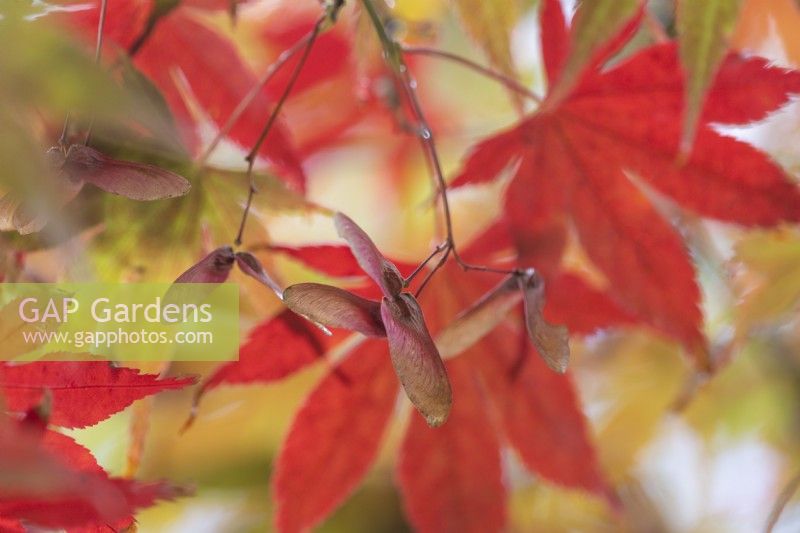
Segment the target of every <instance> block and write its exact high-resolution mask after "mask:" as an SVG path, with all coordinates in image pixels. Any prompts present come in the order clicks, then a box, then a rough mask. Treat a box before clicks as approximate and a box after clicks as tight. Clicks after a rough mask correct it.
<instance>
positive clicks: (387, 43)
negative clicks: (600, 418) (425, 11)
mask: <svg viewBox="0 0 800 533" xmlns="http://www.w3.org/2000/svg"><path fill="white" fill-rule="evenodd" d="M362 4H363V5H364V9H365V10H366V12H367V14H368V16H369V17H370V20H371V21H372V25H373V27H374V28H375V32H376V33H377V35H378V39H379V40H380V42H381V46H382V47H383V55H384V59H385V60H386V62H387V64H388V65H389V67H390V68H391V69H392V72H393V73H394V75H395V78H396V79H397V81H398V83H399V85H400V86H401V87H402V88H403V91H404V92H405V95H406V99H407V101H408V103H409V106H410V107H411V111H412V112H413V114H414V119H415V121H416V123H417V125H418V126H417V136H418V137H419V140H420V145H421V147H422V150H423V152H424V153H425V154H426V157H427V159H428V161H429V163H430V168H431V171H432V173H433V177H434V180H435V187H436V189H437V191H436V193H437V196H438V197H439V199H440V200H441V203H442V213H443V217H444V225H445V231H446V234H447V235H446V241H445V245H446V248H445V252H444V254H442V257H441V259H440V260H439V262H438V263H437V264H436V266H435V267H434V268H433V270H432V271H431V272H430V273H429V274H428V276H427V277H426V278H425V280H424V281H423V282H422V284H421V286H420V287H419V289H417V292H416V294H417V295H419V294H420V293H421V292H422V290H423V289H424V288H425V286H426V285H427V284H428V282H429V281H430V279H431V277H433V274H435V273H436V272H437V271H438V270H439V269H440V268H441V267H442V266H443V265H444V263H445V262H446V261H447V259H448V258H449V257H450V253H451V252H452V254H453V259H455V261H456V262H457V263H458V264H459V266H460V267H461V268H462V269H464V270H478V271H482V272H491V273H496V274H504V275H508V274H512V273H513V272H514V271H513V270H503V269H497V268H490V267H485V266H478V265H471V264H469V263H466V262H465V261H463V260H462V259H461V256H460V255H459V253H458V250H457V249H456V243H455V238H454V236H453V219H452V216H451V214H450V202H449V200H448V197H447V182H446V180H445V177H444V172H442V165H441V161H440V159H439V152H438V150H437V149H436V140H435V138H434V134H433V131H432V130H431V127H430V125H429V124H428V121H427V119H426V118H425V113H424V111H423V109H422V105H421V104H420V101H419V98H418V96H417V91H416V85H417V84H416V82H415V81H414V79H413V78H412V77H411V74H410V72H409V69H408V65H407V64H406V62H405V58H404V57H403V51H404V50H403V48H401V47H400V45H399V44H398V43H397V42H395V41H394V40H393V39H392V38H391V37H390V36H389V34H388V33H387V32H386V29H385V28H384V26H383V22H382V21H381V17H380V15H379V14H378V11H377V9H376V8H375V5H374V4H373V3H372V0H362ZM456 57H458V56H456ZM467 64H470V62H467Z"/></svg>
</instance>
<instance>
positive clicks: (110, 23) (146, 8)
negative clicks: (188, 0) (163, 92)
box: [59, 0, 155, 48]
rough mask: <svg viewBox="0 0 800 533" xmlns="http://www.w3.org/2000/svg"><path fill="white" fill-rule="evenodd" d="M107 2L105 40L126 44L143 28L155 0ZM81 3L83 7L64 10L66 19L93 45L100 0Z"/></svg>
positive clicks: (129, 43)
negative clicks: (68, 10)
mask: <svg viewBox="0 0 800 533" xmlns="http://www.w3.org/2000/svg"><path fill="white" fill-rule="evenodd" d="M107 2H108V7H107V9H106V22H105V26H104V27H103V38H104V40H105V42H107V43H116V44H117V45H119V46H120V47H122V48H128V47H129V46H130V45H131V44H133V42H134V41H135V40H136V38H137V37H138V36H139V35H140V34H141V33H142V31H144V28H145V25H146V23H147V19H148V18H149V17H150V13H151V12H152V10H153V5H154V4H155V1H154V0H107ZM82 4H84V7H85V9H80V10H77V11H74V12H70V13H68V14H66V17H65V21H66V23H67V24H70V25H72V26H73V27H75V28H76V29H77V30H78V31H79V32H80V33H81V34H82V35H84V36H85V38H86V41H87V44H88V43H91V45H94V40H95V37H96V35H97V23H98V22H99V20H100V1H99V0H95V1H93V2H92V1H90V2H82ZM59 17H61V15H59Z"/></svg>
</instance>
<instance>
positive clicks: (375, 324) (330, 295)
mask: <svg viewBox="0 0 800 533" xmlns="http://www.w3.org/2000/svg"><path fill="white" fill-rule="evenodd" d="M283 301H284V303H285V304H286V306H287V307H288V308H289V309H291V310H292V311H294V312H295V313H297V314H299V315H301V316H303V317H305V318H307V319H308V320H310V321H312V322H315V323H317V324H321V325H325V326H328V327H332V328H344V329H349V330H352V331H357V332H359V333H361V334H363V335H366V336H367V337H385V336H386V330H385V329H384V327H383V322H381V311H380V304H379V303H378V302H374V301H372V300H367V299H365V298H362V297H360V296H358V295H356V294H353V293H351V292H347V291H345V290H343V289H340V288H338V287H332V286H330V285H322V284H320V283H298V284H297V285H292V286H290V287H287V288H286V290H285V291H284V292H283Z"/></svg>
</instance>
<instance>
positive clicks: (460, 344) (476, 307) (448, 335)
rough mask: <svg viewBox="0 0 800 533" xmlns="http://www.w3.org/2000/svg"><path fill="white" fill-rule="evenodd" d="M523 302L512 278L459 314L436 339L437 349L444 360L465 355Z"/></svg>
mask: <svg viewBox="0 0 800 533" xmlns="http://www.w3.org/2000/svg"><path fill="white" fill-rule="evenodd" d="M521 299H522V294H521V292H520V290H519V285H518V282H517V279H516V277H515V276H514V275H511V276H509V277H508V278H506V279H505V280H503V281H502V282H500V284H499V285H497V286H496V287H494V288H493V289H492V290H490V291H489V292H487V293H486V294H484V295H483V296H482V297H481V298H480V299H479V300H478V301H477V302H475V303H474V304H472V305H471V306H470V307H469V308H467V309H465V310H464V311H463V312H462V313H460V314H459V315H458V316H457V317H456V318H455V320H453V321H452V322H451V323H450V324H448V325H447V327H445V328H444V329H443V330H441V331H440V332H439V334H438V335H437V336H436V347H437V348H438V349H439V354H440V355H441V356H442V358H443V359H449V358H451V357H455V356H456V355H458V354H460V353H462V352H464V351H465V350H467V349H468V348H470V347H472V346H473V345H475V343H477V342H478V341H480V340H481V339H482V338H484V337H485V336H486V335H488V334H489V333H490V332H491V331H492V330H493V329H494V328H495V327H497V325H498V324H500V323H501V322H502V321H503V320H505V318H506V316H507V315H508V313H509V311H511V309H513V308H514V307H515V306H516V305H517V304H519V301H520V300H521Z"/></svg>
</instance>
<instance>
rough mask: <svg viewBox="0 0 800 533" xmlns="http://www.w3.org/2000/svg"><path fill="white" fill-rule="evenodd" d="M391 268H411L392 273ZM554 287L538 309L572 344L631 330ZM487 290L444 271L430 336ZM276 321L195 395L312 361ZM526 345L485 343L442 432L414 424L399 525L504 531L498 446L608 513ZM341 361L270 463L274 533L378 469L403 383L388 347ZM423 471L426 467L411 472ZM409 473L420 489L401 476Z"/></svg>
mask: <svg viewBox="0 0 800 533" xmlns="http://www.w3.org/2000/svg"><path fill="white" fill-rule="evenodd" d="M488 242H492V243H493V246H490V245H489V244H488ZM507 244H508V241H507V240H505V239H499V238H497V231H496V228H490V230H489V231H487V232H486V233H485V234H484V235H482V236H480V237H479V238H478V239H476V241H475V243H474V246H471V247H470V248H468V249H465V250H464V251H463V254H464V257H465V258H466V259H468V260H475V259H478V258H479V257H481V256H483V255H484V254H494V253H496V252H497V251H498V249H499V248H501V247H504V246H506V245H507ZM316 249H318V248H317V247H309V250H304V249H303V248H302V247H300V248H295V249H293V250H292V255H293V256H294V257H295V258H298V259H301V260H302V259H304V258H306V257H311V256H312V254H311V251H313V250H316ZM325 250H330V249H329V248H325ZM336 253H337V254H341V253H343V251H341V250H339V251H337V252H336ZM348 257H349V256H348ZM348 261H349V259H348ZM310 266H318V262H317V261H312V265H310ZM351 266H352V265H351ZM399 269H400V270H401V271H408V270H410V269H411V267H410V265H402V264H401V265H399ZM557 279H558V282H557V283H558V285H559V287H561V289H562V290H564V291H565V293H566V295H567V296H566V298H564V299H561V300H560V301H559V299H553V300H552V303H548V306H547V307H546V309H545V314H546V315H547V316H559V317H562V318H564V320H565V322H566V323H567V325H569V326H570V327H574V328H575V330H576V331H577V332H581V333H590V332H592V331H594V330H595V329H596V328H597V327H604V326H609V325H615V324H625V323H628V322H631V321H632V319H631V318H630V317H629V316H628V315H627V314H625V313H624V312H623V311H622V310H620V309H619V308H618V307H617V306H616V305H615V304H614V303H613V302H611V301H610V300H609V299H608V298H607V297H606V296H605V295H604V294H603V293H601V292H599V291H597V290H595V289H592V288H590V287H589V286H588V285H587V284H586V283H585V282H583V281H581V279H580V278H578V277H577V276H575V275H572V274H564V275H562V276H560V277H559V278H557ZM495 283H496V278H494V277H493V276H491V275H488V274H478V275H475V274H474V273H464V272H462V271H461V270H460V269H458V268H457V267H452V266H447V267H446V268H445V270H444V271H442V272H441V273H439V274H437V276H435V277H434V278H433V280H432V282H431V284H430V285H429V286H428V288H427V289H426V293H425V294H424V296H423V298H422V300H421V305H422V307H423V309H424V314H425V317H426V321H427V322H428V324H429V326H430V327H431V331H434V332H436V331H437V330H440V329H441V328H443V327H445V326H446V325H447V324H449V323H450V322H451V321H452V320H453V318H454V317H455V316H456V315H457V314H458V313H459V312H460V311H462V310H463V308H464V307H465V306H468V305H469V304H470V302H472V301H474V300H475V299H477V298H478V297H479V296H480V295H481V294H482V292H484V291H486V290H488V289H490V288H491V287H492V286H493V285H494V284H495ZM370 285H371V284H370ZM376 291H377V289H376V288H375V287H371V288H370V289H369V290H368V291H366V292H368V293H370V295H371V296H374V294H372V293H374V292H376ZM570 296H574V297H587V303H588V304H589V305H588V306H581V307H580V308H577V309H576V308H575V306H574V301H570V300H569V297H570ZM288 316H291V315H288ZM286 318H287V314H286V312H284V313H283V314H281V315H279V317H278V318H276V319H272V320H271V321H269V322H267V323H266V324H265V325H263V326H260V327H259V328H257V330H256V333H254V334H253V335H252V337H251V341H249V342H248V344H246V345H245V346H244V347H243V349H242V354H244V353H245V350H250V349H251V348H252V347H253V341H254V340H255V339H257V338H259V337H262V334H263V335H267V332H268V331H270V332H277V331H278V330H279V329H281V330H283V331H284V333H281V334H280V335H278V336H277V337H275V338H274V339H273V340H272V342H271V343H269V339H268V337H266V336H265V337H263V338H262V340H260V341H259V342H258V348H257V353H258V357H250V356H248V357H247V358H244V357H242V359H241V360H240V361H238V362H232V363H228V364H226V365H224V366H223V367H221V368H220V370H219V371H218V372H217V373H216V374H214V375H213V376H212V377H211V378H210V379H209V381H208V382H207V385H204V389H205V390H207V389H209V388H212V387H214V386H217V385H219V384H221V383H223V382H226V381H228V382H234V383H235V382H250V383H254V382H268V381H272V380H273V379H277V378H280V377H283V376H285V375H288V373H289V372H294V371H296V370H299V369H301V368H303V367H305V366H306V365H307V364H308V363H309V362H311V361H313V359H314V358H315V357H318V356H319V355H321V352H318V351H316V350H314V351H312V352H311V353H307V352H308V350H309V345H308V342H309V340H308V338H307V337H304V335H307V332H305V333H304V332H303V331H300V330H297V329H295V330H294V331H292V333H291V334H290V335H287V333H288V331H287V330H285V329H284V328H283V326H281V324H282V322H283V321H284V320H286ZM301 324H302V322H301ZM317 335H318V334H317ZM434 336H435V335H434ZM312 339H313V337H312ZM520 341H522V342H520ZM267 343H269V344H267ZM268 346H269V347H271V349H270V350H267V348H268ZM528 346H529V341H527V336H526V335H525V333H524V329H518V330H516V331H512V332H510V333H509V331H508V330H506V329H504V330H502V331H498V332H497V333H492V334H491V335H489V336H488V337H487V338H485V339H484V340H483V341H481V342H480V343H479V344H478V345H476V346H475V347H474V348H473V349H471V350H470V351H469V352H467V353H464V354H463V355H461V356H460V357H459V358H457V359H454V360H450V361H448V362H447V370H448V375H449V376H450V379H451V381H452V382H453V387H454V393H453V394H454V398H455V402H454V406H453V411H452V413H451V417H452V419H451V420H449V421H448V422H447V423H446V424H445V425H444V426H443V427H441V428H437V429H432V428H429V427H428V426H427V424H426V423H425V420H424V419H423V418H422V417H420V416H418V415H417V414H413V415H412V421H411V423H410V425H409V427H408V429H407V431H406V435H405V439H404V444H403V446H402V449H401V452H400V461H399V464H398V482H399V487H400V489H401V492H402V494H403V499H404V501H405V502H406V507H407V510H408V513H409V517H410V519H411V521H412V523H413V524H414V525H415V526H416V527H417V528H419V529H420V530H423V531H426V530H435V528H436V526H437V524H443V523H448V524H449V523H452V524H462V523H463V524H468V523H472V524H473V526H472V530H476V531H477V530H483V531H485V530H497V529H500V528H502V525H503V524H504V521H505V511H504V508H505V498H506V493H505V489H504V485H503V480H502V476H503V471H502V465H501V462H500V453H501V450H502V446H503V443H507V444H509V445H511V446H513V447H514V448H516V449H517V450H518V452H519V454H520V456H521V458H522V460H523V462H524V464H525V465H526V466H527V467H528V468H530V469H531V470H532V471H534V472H537V473H539V474H540V475H541V476H542V477H544V478H545V479H548V480H551V481H553V482H555V483H558V484H563V485H566V486H570V487H576V488H583V489H586V490H589V491H592V492H595V493H597V494H599V495H602V496H604V497H607V498H609V499H611V500H612V501H613V494H612V493H611V492H610V489H609V488H608V487H607V485H606V483H605V481H604V478H603V476H602V474H601V472H600V470H599V467H598V464H597V460H596V456H595V453H594V450H593V446H592V443H591V439H590V437H589V434H588V431H587V428H586V423H585V421H584V417H583V414H582V412H581V408H580V406H579V403H578V399H577V394H576V393H575V390H574V386H573V384H572V380H571V377H570V376H569V375H568V374H566V375H563V374H556V373H554V372H553V371H551V370H550V369H549V368H547V366H546V365H545V363H544V362H542V361H541V360H540V358H538V357H531V352H530V350H529V349H528V348H527V347H528ZM521 347H522V348H524V350H523V351H522V352H520V348H521ZM345 355H346V359H345V360H344V361H343V362H341V363H340V364H339V365H338V366H337V367H336V368H335V369H333V370H331V371H330V372H329V373H328V374H327V376H326V377H325V378H323V379H322V381H321V382H320V383H319V384H318V385H317V387H316V388H315V389H314V390H313V391H312V392H311V393H310V394H309V396H308V398H307V399H306V401H305V404H304V405H303V407H302V408H301V409H300V410H299V412H298V413H297V415H296V418H295V420H294V422H293V423H292V426H291V428H290V430H289V434H288V436H287V438H286V441H285V443H284V445H283V448H282V451H281V453H280V456H279V458H278V460H277V465H276V473H275V476H274V478H273V485H274V491H275V498H276V501H277V512H276V518H275V519H276V524H277V526H278V528H279V529H280V530H281V531H298V530H303V529H306V528H308V527H311V526H313V525H314V524H316V523H318V522H319V521H321V520H322V519H324V518H325V517H326V516H327V515H328V514H329V513H330V512H331V511H333V510H334V509H335V508H336V507H337V506H338V505H339V504H341V502H343V501H344V500H345V499H346V498H347V497H348V496H349V494H350V493H352V491H353V490H355V488H356V487H357V486H358V484H359V483H360V481H361V480H362V479H363V477H364V475H365V474H366V473H367V471H368V470H369V468H370V466H371V465H372V463H373V462H374V460H375V457H376V455H377V452H378V450H379V447H380V445H381V442H382V437H383V435H384V433H385V432H386V428H387V426H388V424H389V422H390V420H391V414H392V412H393V411H394V406H395V404H396V398H397V394H398V390H399V384H398V382H397V379H396V378H395V377H394V375H393V372H392V366H391V363H390V357H389V350H388V349H387V346H386V344H385V342H380V341H378V340H373V339H367V340H364V341H363V342H362V343H361V344H359V345H358V346H357V347H355V348H352V349H350V350H349V351H348V352H347V353H345ZM276 362H277V366H275V365H276ZM232 377H233V378H232ZM231 378H232V379H231ZM503 436H505V439H503ZM476 447H477V448H476ZM421 463H424V464H425V465H426V466H425V468H421V469H420V468H416V466H415V465H419V464H421ZM414 469H416V470H415V471H416V472H417V475H416V477H415V476H411V475H410V474H409V473H410V472H411V471H412V470H414ZM465 509H470V511H469V513H466V514H465Z"/></svg>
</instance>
